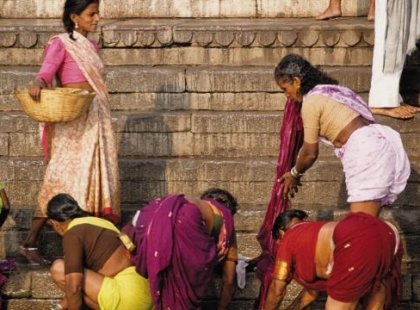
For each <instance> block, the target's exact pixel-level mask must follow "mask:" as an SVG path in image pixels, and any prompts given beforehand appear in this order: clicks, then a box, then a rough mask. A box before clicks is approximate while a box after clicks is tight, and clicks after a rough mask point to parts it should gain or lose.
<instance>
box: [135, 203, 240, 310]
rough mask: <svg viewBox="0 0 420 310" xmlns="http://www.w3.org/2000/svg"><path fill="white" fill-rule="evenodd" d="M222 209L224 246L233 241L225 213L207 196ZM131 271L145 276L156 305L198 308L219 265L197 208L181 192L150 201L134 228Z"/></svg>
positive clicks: (231, 229) (211, 238)
mask: <svg viewBox="0 0 420 310" xmlns="http://www.w3.org/2000/svg"><path fill="white" fill-rule="evenodd" d="M211 203H212V204H213V205H214V206H216V207H217V208H218V209H219V210H220V211H221V212H222V213H223V221H224V227H223V231H224V232H225V233H226V236H227V238H226V240H227V242H226V245H225V246H226V247H230V246H231V245H232V242H233V240H234V238H233V236H234V226H233V217H232V215H231V213H230V211H229V210H228V209H227V208H225V207H224V206H222V205H221V204H219V203H218V202H216V201H214V200H211ZM135 243H136V245H137V250H136V253H135V254H134V257H133V260H134V262H135V264H136V270H137V272H139V273H140V274H141V275H142V276H144V277H147V278H148V279H149V283H150V290H151V294H152V297H153V301H154V304H155V309H157V310H160V309H165V310H166V309H171V310H177V309H179V310H181V309H199V308H200V299H201V298H202V297H203V295H204V293H205V291H206V288H207V285H208V284H209V282H210V281H211V280H212V278H213V269H214V267H215V266H216V265H217V263H218V256H217V249H216V243H215V239H214V238H213V237H211V236H210V235H209V234H208V233H207V231H206V225H205V223H204V220H203V217H202V215H201V212H200V210H199V209H198V208H197V207H196V206H195V205H194V204H192V203H191V202H189V201H187V200H186V199H185V197H184V195H171V196H166V197H163V198H159V199H156V200H154V201H152V202H150V203H149V204H148V205H147V206H146V207H145V208H143V209H142V210H141V213H140V215H139V217H138V220H137V224H136V227H135Z"/></svg>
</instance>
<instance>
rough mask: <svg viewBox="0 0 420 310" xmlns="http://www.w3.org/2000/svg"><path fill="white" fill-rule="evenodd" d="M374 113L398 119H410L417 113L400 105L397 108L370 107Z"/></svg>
mask: <svg viewBox="0 0 420 310" xmlns="http://www.w3.org/2000/svg"><path fill="white" fill-rule="evenodd" d="M370 110H371V111H372V113H373V114H377V115H385V116H389V117H393V118H398V119H410V118H413V117H414V115H415V114H416V113H415V112H414V113H413V112H411V111H410V109H409V108H407V107H406V106H399V107H396V108H370Z"/></svg>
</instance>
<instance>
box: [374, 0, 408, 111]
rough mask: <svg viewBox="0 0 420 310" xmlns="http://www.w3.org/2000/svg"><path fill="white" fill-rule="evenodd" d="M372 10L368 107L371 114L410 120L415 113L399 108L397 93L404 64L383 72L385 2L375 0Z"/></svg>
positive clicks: (399, 99)
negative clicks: (372, 40) (372, 27)
mask: <svg viewBox="0 0 420 310" xmlns="http://www.w3.org/2000/svg"><path fill="white" fill-rule="evenodd" d="M373 1H374V0H372V2H373ZM372 2H371V7H372ZM373 10H374V15H375V42H374V47H373V59H372V78H371V85H370V91H369V107H370V108H371V111H372V113H373V114H377V115H385V116H389V117H393V118H399V119H408V118H412V117H413V116H414V114H415V112H413V110H412V109H410V108H409V107H408V108H407V107H406V106H401V102H402V98H401V95H400V93H399V85H400V79H401V74H402V71H403V68H404V64H402V65H400V66H398V67H396V68H395V69H394V71H393V72H386V73H385V72H383V67H384V54H385V37H386V29H387V2H386V1H385V0H377V1H376V2H374V4H373ZM369 11H370V10H369Z"/></svg>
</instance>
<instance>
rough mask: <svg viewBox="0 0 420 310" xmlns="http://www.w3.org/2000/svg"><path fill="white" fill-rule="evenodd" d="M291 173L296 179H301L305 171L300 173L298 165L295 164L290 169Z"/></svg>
mask: <svg viewBox="0 0 420 310" xmlns="http://www.w3.org/2000/svg"><path fill="white" fill-rule="evenodd" d="M290 174H291V175H292V177H294V178H295V179H300V178H301V177H302V176H303V173H300V172H299V171H297V169H296V166H294V167H293V168H292V169H291V170H290Z"/></svg>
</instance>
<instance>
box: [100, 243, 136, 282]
mask: <svg viewBox="0 0 420 310" xmlns="http://www.w3.org/2000/svg"><path fill="white" fill-rule="evenodd" d="M129 257H130V256H129V253H128V252H127V249H126V248H125V247H124V245H122V244H121V245H120V246H119V247H118V248H117V249H116V250H115V252H114V253H113V254H112V255H111V256H110V257H109V258H108V260H107V261H106V262H105V264H104V265H103V267H102V268H101V269H99V270H98V273H100V274H102V275H103V276H106V277H114V276H115V275H116V274H118V273H119V272H121V271H123V270H124V269H126V268H127V267H130V266H133V263H132V262H131V260H130V258H129Z"/></svg>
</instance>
